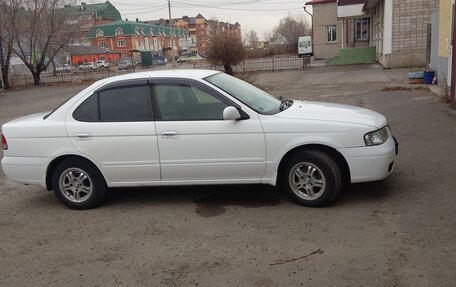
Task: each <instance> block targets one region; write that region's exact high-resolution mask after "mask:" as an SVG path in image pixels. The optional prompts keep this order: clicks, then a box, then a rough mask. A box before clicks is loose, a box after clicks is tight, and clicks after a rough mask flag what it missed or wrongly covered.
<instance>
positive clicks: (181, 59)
mask: <svg viewBox="0 0 456 287" xmlns="http://www.w3.org/2000/svg"><path fill="white" fill-rule="evenodd" d="M202 59H203V57H201V56H200V55H198V53H188V54H186V55H182V56H180V57H179V58H177V62H178V63H186V62H193V61H199V60H202Z"/></svg>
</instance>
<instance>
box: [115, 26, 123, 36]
mask: <svg viewBox="0 0 456 287" xmlns="http://www.w3.org/2000/svg"><path fill="white" fill-rule="evenodd" d="M117 35H123V29H122V28H120V27H119V28H117V29H116V36H117Z"/></svg>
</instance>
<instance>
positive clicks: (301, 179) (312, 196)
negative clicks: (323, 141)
mask: <svg viewBox="0 0 456 287" xmlns="http://www.w3.org/2000/svg"><path fill="white" fill-rule="evenodd" d="M283 171H284V172H283V177H282V182H283V183H284V185H285V187H286V189H287V191H288V193H289V194H290V195H291V197H292V198H293V199H294V200H296V201H297V202H298V203H299V204H301V205H305V206H312V207H323V206H327V205H329V204H331V203H332V202H333V201H334V199H335V198H336V197H337V195H338V193H339V191H340V189H341V185H342V176H341V172H340V169H339V167H338V165H337V163H336V162H335V161H334V160H333V159H332V158H331V157H330V156H329V155H327V154H326V153H324V152H321V151H318V150H304V151H299V152H296V153H295V154H293V155H292V156H291V157H290V159H289V160H288V162H286V163H285V166H284V169H283Z"/></svg>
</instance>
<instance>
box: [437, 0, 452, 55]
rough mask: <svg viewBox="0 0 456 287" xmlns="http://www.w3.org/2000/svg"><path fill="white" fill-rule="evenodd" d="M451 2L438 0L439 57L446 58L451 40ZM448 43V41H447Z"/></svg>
mask: <svg viewBox="0 0 456 287" xmlns="http://www.w3.org/2000/svg"><path fill="white" fill-rule="evenodd" d="M450 33H451V0H440V11H439V57H444V58H448V42H447V39H451V35H450ZM448 41H450V40H448Z"/></svg>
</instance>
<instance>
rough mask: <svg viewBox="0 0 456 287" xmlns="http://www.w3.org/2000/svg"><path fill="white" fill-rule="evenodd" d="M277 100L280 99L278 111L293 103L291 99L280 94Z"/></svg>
mask: <svg viewBox="0 0 456 287" xmlns="http://www.w3.org/2000/svg"><path fill="white" fill-rule="evenodd" d="M279 100H280V101H281V103H280V107H279V110H280V111H283V110H286V109H288V108H289V107H291V105H292V104H293V100H290V99H287V98H285V97H282V96H280V97H279Z"/></svg>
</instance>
